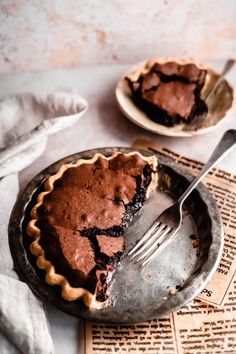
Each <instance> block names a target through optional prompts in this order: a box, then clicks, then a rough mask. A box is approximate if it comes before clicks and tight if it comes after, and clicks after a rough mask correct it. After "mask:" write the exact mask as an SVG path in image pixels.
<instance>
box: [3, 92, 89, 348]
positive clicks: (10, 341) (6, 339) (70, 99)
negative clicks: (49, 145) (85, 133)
mask: <svg viewBox="0 0 236 354" xmlns="http://www.w3.org/2000/svg"><path fill="white" fill-rule="evenodd" d="M86 109H87V102H86V101H85V100H84V99H82V98H81V97H80V96H78V95H77V94H74V93H73V94H72V93H67V92H56V93H53V94H47V95H44V96H35V95H32V94H21V95H15V96H11V97H8V98H5V99H3V100H2V101H0V203H1V205H0V352H1V354H9V353H19V352H20V353H24V354H27V353H30V354H41V353H42V354H49V353H53V352H54V349H53V343H52V338H51V335H50V332H49V328H48V323H47V318H46V314H45V311H44V306H43V304H42V302H41V301H40V300H39V299H37V298H36V297H35V296H34V294H33V293H32V292H31V290H30V289H29V287H28V286H27V284H25V283H24V282H22V281H20V280H19V278H18V276H17V274H16V273H15V271H14V267H13V261H12V258H11V255H10V250H9V245H8V222H9V217H10V214H11V210H12V208H13V205H14V203H15V201H16V198H17V195H18V191H19V185H18V172H19V171H20V170H22V169H23V168H25V167H26V166H28V165H29V164H30V163H32V162H33V161H34V160H35V159H36V158H38V157H39V156H40V155H41V154H42V153H43V151H44V149H45V146H46V141H47V136H48V135H50V134H54V133H56V132H57V131H59V130H62V129H64V128H67V127H68V126H71V125H72V124H74V123H76V122H77V121H78V119H79V118H80V117H81V115H82V114H83V113H84V112H85V111H86Z"/></svg>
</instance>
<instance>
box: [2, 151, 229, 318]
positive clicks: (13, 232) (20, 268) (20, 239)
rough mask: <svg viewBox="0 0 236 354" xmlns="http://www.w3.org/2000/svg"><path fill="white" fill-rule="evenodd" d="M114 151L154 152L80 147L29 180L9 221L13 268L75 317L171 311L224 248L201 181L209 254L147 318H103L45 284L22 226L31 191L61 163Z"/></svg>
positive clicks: (207, 275) (196, 288)
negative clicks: (190, 277)
mask: <svg viewBox="0 0 236 354" xmlns="http://www.w3.org/2000/svg"><path fill="white" fill-rule="evenodd" d="M115 151H121V152H124V153H128V152H131V151H139V152H141V153H142V154H143V155H146V156H149V155H153V152H149V151H147V150H139V149H133V148H124V147H108V148H99V149H91V150H86V151H82V152H79V153H76V154H73V155H70V156H67V157H65V158H63V159H61V160H59V161H57V162H55V163H53V164H52V165H50V166H49V167H47V168H46V169H44V170H43V171H42V172H41V173H39V174H38V175H37V176H35V177H34V178H33V179H32V180H31V182H30V183H29V184H28V185H27V187H26V188H25V190H24V191H23V192H22V194H21V195H20V196H19V198H18V200H17V201H16V203H15V206H14V208H13V211H12V214H11V217H10V221H9V244H10V250H11V254H12V258H13V260H14V265H15V269H16V271H17V272H18V274H19V275H20V278H21V279H22V280H23V281H25V282H26V283H27V284H28V285H29V287H30V288H31V289H32V291H33V292H34V293H35V294H36V295H37V296H38V297H39V298H40V299H42V300H43V301H46V302H49V303H51V304H52V305H53V306H54V307H56V308H58V309H60V310H61V311H63V312H65V313H68V314H71V315H73V316H76V317H78V318H82V319H86V320H93V321H95V322H107V323H132V322H133V323H134V322H142V321H146V320H150V319H152V318H157V317H159V316H161V315H165V314H167V313H170V312H173V311H175V310H177V309H179V308H181V307H183V306H184V305H186V304H187V303H189V302H190V301H191V300H192V299H193V298H194V297H196V296H197V295H198V294H199V293H200V292H201V290H202V289H203V288H204V287H205V285H206V283H207V282H208V281H209V280H210V279H211V277H212V275H213V274H214V272H215V271H216V269H217V266H218V264H219V262H220V258H221V255H222V251H223V225H222V221H221V216H220V213H219V210H218V207H217V205H216V202H215V200H214V198H213V197H212V195H211V193H210V192H209V190H208V189H207V188H206V187H205V186H204V185H203V184H202V183H200V184H199V185H198V187H197V188H196V190H197V193H199V195H200V198H201V199H202V200H203V202H204V203H205V205H206V208H207V212H208V215H209V218H210V220H211V235H212V243H211V245H210V251H209V254H208V257H207V259H206V261H205V263H204V264H203V265H202V266H201V270H200V271H199V270H197V269H196V271H195V272H194V273H195V274H194V278H193V279H192V280H190V281H189V282H188V284H186V286H185V287H183V288H182V289H181V291H179V292H177V293H176V294H175V295H174V296H171V297H169V299H168V301H163V303H161V304H160V305H159V306H158V307H157V308H156V309H154V311H153V315H151V316H148V318H146V317H145V311H144V315H142V316H136V317H137V320H136V317H135V316H133V317H132V316H131V317H129V320H128V321H127V319H126V316H123V317H122V316H120V318H119V317H118V318H117V317H116V318H115V319H114V318H112V316H110V317H109V316H108V317H107V318H104V317H100V315H99V311H101V310H96V311H95V312H93V311H90V310H89V309H87V308H86V307H85V306H84V305H83V303H82V302H81V301H73V302H68V301H66V300H64V299H63V298H62V297H61V295H60V289H59V287H55V286H50V285H48V284H47V283H46V282H45V272H44V271H39V269H37V267H36V266H35V264H34V262H35V258H36V257H34V256H33V255H32V254H31V253H30V251H29V249H28V246H29V244H30V242H32V239H30V237H29V236H28V235H26V230H25V226H24V222H25V214H26V210H27V207H28V204H29V203H30V200H31V198H32V195H33V194H34V193H35V192H36V191H37V190H38V189H39V187H40V186H42V184H43V181H44V180H45V179H46V178H47V177H48V176H49V175H51V174H53V173H55V172H56V171H57V170H58V169H59V167H60V166H61V165H62V164H65V163H70V162H72V161H76V160H78V159H80V158H83V159H86V158H91V157H92V156H93V155H94V154H95V153H102V154H104V155H105V156H109V155H111V154H112V153H114V152H115ZM157 156H158V159H159V164H160V165H164V166H167V167H168V168H170V169H172V170H173V171H174V173H176V174H179V175H181V176H184V178H185V179H186V180H187V183H189V181H191V180H192V179H193V176H192V175H191V174H190V173H188V172H187V171H186V170H184V169H183V168H181V167H179V166H177V164H176V163H175V162H174V161H172V160H170V159H169V158H165V157H162V156H159V155H158V154H157Z"/></svg>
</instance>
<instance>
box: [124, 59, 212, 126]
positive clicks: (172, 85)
mask: <svg viewBox="0 0 236 354" xmlns="http://www.w3.org/2000/svg"><path fill="white" fill-rule="evenodd" d="M206 74H207V70H204V69H200V68H199V67H198V66H196V65H195V64H194V63H189V64H178V63H176V62H174V61H170V62H166V63H164V64H160V63H157V62H156V63H155V64H153V65H152V66H151V68H150V69H149V70H148V72H145V73H141V74H140V75H139V77H138V78H135V79H134V78H132V77H131V76H130V77H129V76H127V77H126V79H127V81H128V84H129V87H130V89H131V92H132V95H133V99H134V101H135V103H136V104H137V105H138V106H139V107H140V108H141V109H142V110H143V111H144V112H146V113H147V115H148V116H149V118H151V119H152V120H154V121H155V122H157V123H160V124H163V125H166V126H173V125H175V124H178V123H181V122H184V123H189V122H190V121H191V120H192V119H193V117H194V116H196V114H203V113H205V112H207V105H206V103H205V102H204V101H203V100H202V99H201V90H202V88H203V86H204V83H205V78H206Z"/></svg>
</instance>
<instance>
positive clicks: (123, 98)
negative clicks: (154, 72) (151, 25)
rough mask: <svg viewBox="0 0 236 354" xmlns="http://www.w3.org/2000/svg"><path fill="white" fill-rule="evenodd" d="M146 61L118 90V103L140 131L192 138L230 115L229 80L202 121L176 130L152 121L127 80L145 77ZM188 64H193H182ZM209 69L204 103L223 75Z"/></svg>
mask: <svg viewBox="0 0 236 354" xmlns="http://www.w3.org/2000/svg"><path fill="white" fill-rule="evenodd" d="M164 61H176V60H175V59H171V58H170V59H168V60H167V59H166V60H164V59H158V62H164ZM148 62H150V61H145V62H141V63H138V64H137V65H134V66H133V67H131V68H130V69H129V70H128V71H127V72H126V73H125V74H124V75H123V76H122V77H121V79H120V80H119V82H118V84H117V87H116V99H117V102H118V105H119V107H120V110H121V111H122V113H123V114H124V115H125V116H126V117H127V118H128V119H129V120H131V121H132V122H133V123H135V124H137V125H139V126H140V127H142V128H144V129H146V130H149V131H152V132H154V133H157V134H161V135H166V136H178V137H188V136H193V135H198V134H204V133H207V132H208V131H210V130H211V129H213V128H214V127H216V125H217V124H219V123H220V122H221V121H222V120H223V118H224V117H225V115H226V112H227V111H228V110H229V108H230V107H231V106H232V102H233V89H232V87H231V86H230V85H229V84H228V82H227V81H226V80H223V81H222V82H221V84H220V85H219V86H218V88H217V90H216V92H215V95H214V98H213V100H211V103H210V105H209V107H208V113H207V114H206V115H204V116H202V119H196V120H194V119H193V120H192V122H191V123H189V124H184V123H181V124H177V125H175V126H173V127H166V126H164V125H162V124H158V123H156V122H154V121H153V120H151V119H150V118H149V117H148V115H147V114H146V113H145V112H144V111H142V110H141V109H140V108H139V107H138V106H137V105H136V104H135V103H134V101H133V99H132V94H131V90H130V88H129V85H128V82H127V80H126V79H125V77H126V76H127V75H128V74H131V73H135V72H137V73H141V72H142V71H143V70H145V67H146V65H147V63H148ZM178 62H180V63H182V64H186V63H188V62H190V61H186V60H185V61H178ZM206 69H207V75H206V80H205V84H204V87H203V89H202V91H201V98H202V99H203V100H204V99H205V97H206V94H207V93H208V92H209V90H210V89H211V88H212V87H213V85H214V83H215V82H216V80H217V78H218V77H219V74H218V73H216V72H215V71H213V70H212V69H211V68H206Z"/></svg>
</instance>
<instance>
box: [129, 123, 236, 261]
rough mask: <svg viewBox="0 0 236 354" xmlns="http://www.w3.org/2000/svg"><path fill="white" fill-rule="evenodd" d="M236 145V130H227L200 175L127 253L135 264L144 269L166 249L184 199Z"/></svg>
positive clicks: (177, 228)
mask: <svg viewBox="0 0 236 354" xmlns="http://www.w3.org/2000/svg"><path fill="white" fill-rule="evenodd" d="M235 144H236V130H233V129H231V130H227V131H226V132H225V133H224V135H223V137H222V138H221V140H220V141H219V143H218V145H217V146H216V148H215V150H214V151H213V153H212V154H211V156H210V158H209V160H208V162H207V163H206V165H205V166H204V167H203V169H202V171H201V172H200V174H199V175H198V176H197V177H196V178H195V179H194V180H193V181H192V183H191V184H190V185H189V187H188V188H187V189H186V191H185V192H184V193H183V194H182V196H181V197H180V198H179V199H178V200H177V202H176V203H174V204H173V205H171V206H170V207H169V208H167V209H166V210H165V211H164V212H163V213H162V214H161V215H160V216H158V218H157V219H156V220H155V222H154V223H153V224H152V225H151V227H150V228H149V229H148V230H147V231H146V233H145V234H144V235H143V236H142V238H141V239H140V240H139V242H138V243H137V244H136V245H135V246H134V247H133V248H132V249H131V251H129V253H128V255H130V256H132V257H131V258H134V259H135V260H136V262H141V264H142V266H143V267H144V266H145V265H146V264H148V263H149V262H150V261H151V260H152V259H153V258H154V257H156V256H157V254H158V253H159V252H161V250H163V248H164V247H166V246H167V245H168V244H169V243H170V242H171V241H172V240H173V238H174V236H175V235H176V233H177V232H178V230H179V228H180V225H181V221H182V218H183V216H182V207H183V203H184V201H185V199H186V198H187V197H188V196H189V194H190V193H191V192H192V190H193V189H194V188H195V187H196V186H197V184H198V183H199V182H200V181H201V180H202V179H203V177H204V176H206V174H207V173H208V172H209V171H210V170H211V169H212V168H213V167H214V166H215V165H216V163H217V162H219V161H220V160H221V159H223V157H225V156H226V154H227V153H228V152H229V151H231V150H232V148H233V147H234V145H235Z"/></svg>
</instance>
